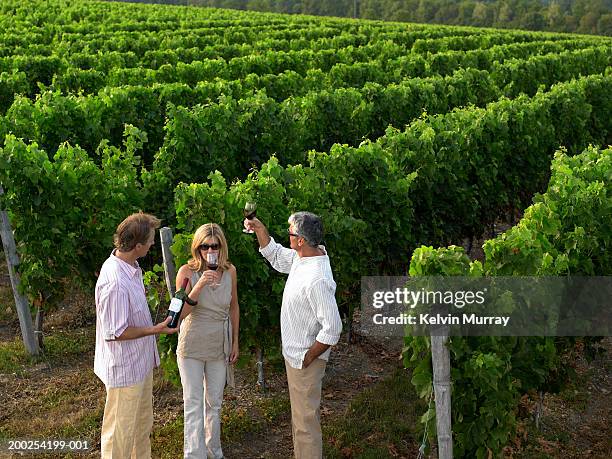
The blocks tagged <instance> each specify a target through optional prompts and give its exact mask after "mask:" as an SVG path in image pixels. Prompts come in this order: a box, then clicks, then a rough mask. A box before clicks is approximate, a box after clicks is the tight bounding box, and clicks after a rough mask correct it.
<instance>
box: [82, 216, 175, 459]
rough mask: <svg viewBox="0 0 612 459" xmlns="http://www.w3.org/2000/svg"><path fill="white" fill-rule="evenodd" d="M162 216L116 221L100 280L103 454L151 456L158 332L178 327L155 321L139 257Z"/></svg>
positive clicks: (97, 358)
mask: <svg viewBox="0 0 612 459" xmlns="http://www.w3.org/2000/svg"><path fill="white" fill-rule="evenodd" d="M159 223H160V222H159V220H158V219H157V218H156V217H154V216H153V215H149V214H145V213H142V212H139V213H136V214H132V215H130V216H129V217H127V218H126V219H125V220H123V221H122V222H121V223H120V224H119V226H118V227H117V231H116V232H115V235H114V244H115V250H113V253H112V254H111V255H110V257H108V259H107V260H106V261H105V262H104V264H103V265H102V269H101V270H100V276H99V277H98V281H97V283H96V355H95V360H94V372H95V374H96V375H97V376H98V377H99V378H100V379H101V380H102V382H103V383H104V385H105V386H106V405H105V407H104V419H103V421H102V448H101V449H102V451H101V453H102V454H101V456H102V457H103V458H113V459H123V458H129V457H133V458H150V457H151V442H150V439H149V436H150V433H151V428H152V427H153V368H155V367H157V366H159V353H158V352H157V343H156V339H155V335H158V334H160V333H176V331H177V330H178V328H176V329H172V328H168V327H167V325H168V323H169V322H170V317H168V318H167V319H166V320H165V321H164V322H162V323H159V324H157V325H155V326H154V325H153V320H152V319H151V313H150V311H149V306H148V304H147V298H146V295H145V289H144V283H143V281H142V270H141V269H140V267H139V265H138V262H137V261H136V260H137V259H138V258H140V257H143V256H145V255H146V254H147V252H148V251H149V249H150V248H151V246H152V245H153V242H154V240H155V230H156V229H157V228H159Z"/></svg>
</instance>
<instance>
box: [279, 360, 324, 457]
mask: <svg viewBox="0 0 612 459" xmlns="http://www.w3.org/2000/svg"><path fill="white" fill-rule="evenodd" d="M326 364H327V362H326V361H325V360H322V359H315V361H314V362H312V363H311V364H310V365H309V366H308V368H302V369H301V370H298V369H295V368H293V367H292V366H291V365H289V363H288V362H287V361H286V360H285V368H286V370H287V384H288V385H289V398H290V400H291V429H292V433H293V453H294V455H295V457H296V459H320V458H322V457H323V437H322V435H321V382H322V380H323V375H324V374H325V365H326Z"/></svg>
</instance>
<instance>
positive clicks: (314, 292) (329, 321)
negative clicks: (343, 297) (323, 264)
mask: <svg viewBox="0 0 612 459" xmlns="http://www.w3.org/2000/svg"><path fill="white" fill-rule="evenodd" d="M335 291H336V288H335V285H333V284H332V283H330V282H329V281H328V280H326V279H320V280H318V281H316V282H315V283H313V284H312V286H311V287H310V288H309V289H308V301H309V302H310V304H311V305H312V308H313V310H314V311H315V313H316V315H317V320H318V321H319V323H320V324H321V330H319V333H318V334H317V337H316V338H315V339H316V340H317V341H318V342H319V343H322V344H329V345H330V346H333V345H334V344H336V343H337V342H338V340H340V334H341V333H342V320H341V319H340V313H339V312H338V305H337V303H336V297H335V296H334V293H335Z"/></svg>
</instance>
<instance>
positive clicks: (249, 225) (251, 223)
mask: <svg viewBox="0 0 612 459" xmlns="http://www.w3.org/2000/svg"><path fill="white" fill-rule="evenodd" d="M243 225H244V228H245V229H247V230H249V231H255V232H257V231H258V230H260V231H261V230H262V229H263V228H264V224H263V223H262V222H260V221H259V219H258V218H257V217H253V218H252V219H250V220H249V219H248V218H245V219H244V222H243Z"/></svg>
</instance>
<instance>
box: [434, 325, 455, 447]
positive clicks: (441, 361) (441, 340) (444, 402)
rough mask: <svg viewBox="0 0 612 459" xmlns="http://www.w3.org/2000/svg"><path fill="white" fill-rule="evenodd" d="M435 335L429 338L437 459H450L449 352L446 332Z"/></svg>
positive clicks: (451, 443)
mask: <svg viewBox="0 0 612 459" xmlns="http://www.w3.org/2000/svg"><path fill="white" fill-rule="evenodd" d="M441 333H443V334H441ZM436 334H438V336H434V335H432V336H431V363H432V366H433V383H434V392H435V396H436V431H437V435H438V459H452V457H453V436H452V430H451V384H450V352H449V350H448V347H447V346H446V343H447V342H448V330H446V331H443V330H441V329H437V330H436Z"/></svg>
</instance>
